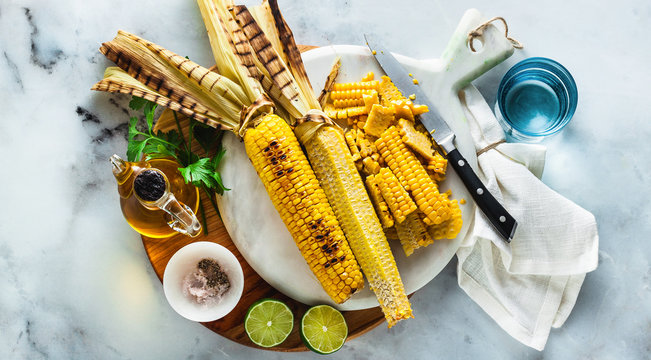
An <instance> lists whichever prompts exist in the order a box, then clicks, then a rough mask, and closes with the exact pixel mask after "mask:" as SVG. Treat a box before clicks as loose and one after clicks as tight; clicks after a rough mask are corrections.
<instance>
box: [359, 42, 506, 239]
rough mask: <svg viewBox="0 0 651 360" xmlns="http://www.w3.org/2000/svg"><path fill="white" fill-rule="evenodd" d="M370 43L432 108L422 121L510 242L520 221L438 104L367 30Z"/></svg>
mask: <svg viewBox="0 0 651 360" xmlns="http://www.w3.org/2000/svg"><path fill="white" fill-rule="evenodd" d="M364 39H365V40H366V45H367V46H368V47H369V49H370V50H371V53H372V54H373V56H374V57H375V60H377V62H378V63H379V64H380V67H381V68H382V70H384V72H385V73H386V74H387V75H388V76H389V77H390V78H391V81H392V82H393V83H394V84H395V85H396V87H398V89H399V90H400V91H401V92H402V94H403V95H405V96H410V95H412V94H413V95H415V97H416V98H415V99H414V100H412V101H413V102H414V103H418V104H423V105H427V107H428V108H429V111H428V112H426V113H424V114H421V115H420V121H421V123H422V124H423V125H424V126H425V128H426V129H427V131H428V132H429V133H430V135H431V136H432V138H433V139H434V141H436V143H437V144H438V145H439V146H440V147H441V148H442V149H443V152H445V154H444V155H445V156H447V158H448V163H449V164H450V165H451V166H452V168H453V169H454V170H455V171H456V173H457V174H458V175H459V178H460V179H461V181H462V182H463V184H464V185H465V186H466V188H467V189H468V191H470V194H471V196H472V198H473V199H474V200H475V203H476V204H477V206H478V207H479V208H480V209H481V210H482V212H483V213H484V215H486V217H487V218H488V220H489V221H490V223H491V225H493V227H494V228H495V230H497V232H498V233H499V234H500V235H501V236H502V238H503V239H504V240H506V241H507V242H511V239H513V235H514V234H515V230H516V228H517V226H518V223H517V221H516V220H515V219H514V218H513V216H511V214H509V212H508V211H506V209H505V208H504V207H503V206H502V204H500V203H499V202H498V201H497V199H495V197H494V196H493V195H492V194H491V193H490V192H489V191H488V189H486V186H485V185H484V184H483V183H482V181H481V180H480V179H479V177H478V176H477V174H475V171H474V170H473V169H472V168H471V167H470V165H469V164H468V161H467V160H466V159H465V158H464V157H463V155H461V153H460V152H459V150H458V149H457V148H456V146H455V145H454V139H455V137H456V136H455V134H454V132H453V131H452V129H450V127H449V126H448V123H447V122H446V121H445V120H444V119H443V117H442V116H441V114H440V113H439V112H438V110H437V107H436V104H435V103H433V102H432V101H431V100H430V99H429V98H428V97H427V95H425V93H424V92H423V90H421V88H420V86H418V85H416V84H414V82H413V79H412V78H411V77H410V76H409V73H408V72H407V70H405V68H403V67H402V65H401V64H400V63H399V62H398V60H396V58H395V57H393V55H392V54H391V52H389V50H387V49H386V48H384V47H383V46H382V45H381V44H379V43H378V42H376V41H374V39H372V37H370V36H369V35H367V34H364Z"/></svg>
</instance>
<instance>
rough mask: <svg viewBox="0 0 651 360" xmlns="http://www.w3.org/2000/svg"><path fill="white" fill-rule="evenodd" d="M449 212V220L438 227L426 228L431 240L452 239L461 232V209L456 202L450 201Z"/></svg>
mask: <svg viewBox="0 0 651 360" xmlns="http://www.w3.org/2000/svg"><path fill="white" fill-rule="evenodd" d="M464 202H465V201H464ZM450 211H451V212H452V215H451V216H450V219H448V220H447V221H444V222H442V223H440V224H438V225H432V226H429V227H427V232H428V233H429V235H430V236H431V237H432V239H435V240H440V239H454V238H455V237H457V235H458V234H459V231H461V226H462V225H463V220H462V219H461V209H460V208H459V203H458V202H457V200H452V201H450Z"/></svg>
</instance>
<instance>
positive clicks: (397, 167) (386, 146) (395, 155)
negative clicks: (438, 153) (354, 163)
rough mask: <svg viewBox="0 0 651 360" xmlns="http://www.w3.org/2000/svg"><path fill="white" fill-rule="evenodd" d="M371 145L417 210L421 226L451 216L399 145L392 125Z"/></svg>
mask: <svg viewBox="0 0 651 360" xmlns="http://www.w3.org/2000/svg"><path fill="white" fill-rule="evenodd" d="M375 145H376V147H377V149H378V151H379V152H380V155H381V156H382V157H383V158H384V161H385V162H386V164H387V165H388V166H389V168H390V169H391V171H392V172H393V173H394V174H395V175H396V176H397V177H398V180H399V181H400V184H402V186H403V187H404V188H405V189H406V190H407V191H409V193H410V194H411V196H412V197H413V198H414V200H415V202H416V204H417V205H418V208H419V209H420V211H422V212H423V213H424V214H425V216H426V217H425V219H424V221H425V223H426V224H427V225H434V224H440V223H442V222H443V221H446V220H448V219H449V218H450V215H451V213H450V201H449V200H448V199H447V196H445V194H440V193H439V190H438V188H437V186H436V184H435V183H434V181H433V180H432V179H431V178H430V177H429V176H428V174H427V172H426V171H425V168H424V167H423V165H422V164H421V163H420V161H419V160H418V158H416V155H414V153H412V152H411V150H409V148H408V147H407V145H405V144H404V143H403V142H402V139H401V137H400V132H399V131H398V129H397V128H396V127H395V126H392V127H390V128H389V129H387V130H386V131H385V132H384V133H382V136H381V137H380V138H379V139H378V140H376V141H375Z"/></svg>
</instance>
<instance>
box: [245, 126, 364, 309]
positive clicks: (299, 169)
mask: <svg viewBox="0 0 651 360" xmlns="http://www.w3.org/2000/svg"><path fill="white" fill-rule="evenodd" d="M244 145H245V147H246V152H247V154H248V155H249V158H250V159H251V161H252V162H253V166H254V167H255V169H256V171H257V172H258V174H259V175H260V179H262V182H263V184H264V186H265V188H266V189H267V193H269V196H270V197H271V200H272V202H273V204H274V206H275V207H276V209H277V210H278V212H279V213H280V217H281V218H282V219H283V222H284V223H285V225H286V226H287V228H288V229H289V231H290V233H291V234H292V237H293V238H294V240H295V242H296V245H298V248H299V250H300V251H301V253H302V254H303V256H304V257H305V259H306V260H307V262H308V264H309V266H310V269H311V270H312V272H313V273H314V275H316V277H317V278H318V279H319V281H320V282H321V284H322V285H323V288H324V289H325V290H326V292H327V293H328V295H329V296H330V297H331V298H332V299H333V300H334V301H335V302H336V303H338V304H340V303H342V302H344V301H346V300H347V299H348V297H350V295H351V294H352V293H354V292H355V291H356V290H357V289H360V288H361V287H363V285H364V280H363V278H362V273H361V272H360V269H359V266H358V264H357V262H356V261H355V258H354V256H353V253H352V252H351V250H350V248H349V246H348V243H347V242H346V239H345V238H344V234H343V232H342V231H341V228H340V227H339V222H338V221H337V219H336V218H335V215H334V213H333V210H332V208H331V207H330V205H329V204H328V200H327V199H326V196H325V193H324V191H323V189H322V188H321V187H320V186H319V182H318V180H317V179H316V177H315V176H314V172H313V171H312V169H311V168H310V165H309V163H308V162H307V158H306V157H305V155H304V154H303V152H302V150H301V147H300V145H299V143H298V141H297V139H296V137H295V136H294V134H293V133H292V130H291V128H290V127H289V125H287V123H286V122H285V120H283V119H281V118H280V117H278V116H275V115H266V116H265V117H264V118H263V120H262V121H261V122H260V124H258V126H257V127H255V128H252V129H249V130H248V131H247V132H246V134H245V135H244Z"/></svg>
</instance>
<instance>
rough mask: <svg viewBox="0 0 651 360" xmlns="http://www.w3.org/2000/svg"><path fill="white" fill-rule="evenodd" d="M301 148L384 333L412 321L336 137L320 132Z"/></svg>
mask: <svg viewBox="0 0 651 360" xmlns="http://www.w3.org/2000/svg"><path fill="white" fill-rule="evenodd" d="M302 125H309V124H302ZM300 127H301V125H299V128H300ZM299 128H297V131H298V132H299V137H301V135H300V129H299ZM303 144H304V145H305V149H306V152H307V154H308V157H309V158H310V162H311V164H312V166H313V168H314V172H315V173H316V175H317V178H319V180H320V182H321V186H323V190H324V191H325V193H326V196H327V197H328V200H329V201H330V203H331V205H332V208H333V209H334V212H335V214H336V215H337V218H338V219H339V221H340V223H341V227H342V228H343V230H344V232H345V233H346V237H347V238H348V241H349V243H350V247H351V249H352V250H353V253H354V254H355V257H356V258H357V261H358V262H359V264H360V266H361V267H362V271H363V272H364V274H365V275H366V278H367V279H368V282H369V284H370V286H371V290H373V291H374V292H375V294H376V296H377V298H378V302H379V303H380V306H381V308H382V311H383V312H384V316H385V317H386V320H387V322H388V324H389V327H391V326H393V325H394V324H395V323H396V322H397V321H399V320H401V319H405V318H408V317H411V316H412V315H411V305H410V304H409V300H408V298H407V295H406V294H405V290H404V286H403V284H402V280H401V278H400V275H399V273H398V268H397V266H396V263H395V260H394V258H393V254H392V253H391V249H390V247H389V243H388V242H387V240H386V237H385V236H384V232H383V231H382V226H381V225H380V221H379V219H378V217H377V215H376V214H375V210H374V209H373V205H372V204H371V201H370V199H369V197H368V194H367V192H366V190H365V188H364V184H363V183H362V179H361V178H360V176H359V173H358V172H357V170H356V168H355V165H354V163H353V159H352V157H351V155H350V152H349V151H348V148H347V147H346V142H345V140H344V136H343V135H342V134H341V131H339V130H337V129H335V128H334V127H333V126H321V127H320V128H319V129H318V130H317V132H316V133H315V134H314V136H311V137H309V138H307V139H305V141H303Z"/></svg>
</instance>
